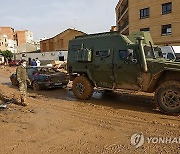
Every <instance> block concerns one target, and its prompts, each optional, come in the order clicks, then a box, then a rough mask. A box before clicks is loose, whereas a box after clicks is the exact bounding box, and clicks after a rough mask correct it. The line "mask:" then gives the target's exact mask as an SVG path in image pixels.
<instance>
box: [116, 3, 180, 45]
mask: <svg viewBox="0 0 180 154" xmlns="http://www.w3.org/2000/svg"><path fill="white" fill-rule="evenodd" d="M178 9H180V1H179V0H120V1H119V2H118V4H117V6H116V26H117V29H118V30H119V31H120V32H121V33H122V34H124V35H128V34H129V33H131V32H137V31H149V32H150V33H151V36H152V38H153V41H154V43H155V44H157V45H162V46H164V45H180V31H179V29H178V28H179V27H180V11H179V10H178Z"/></svg>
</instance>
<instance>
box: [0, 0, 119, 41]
mask: <svg viewBox="0 0 180 154" xmlns="http://www.w3.org/2000/svg"><path fill="white" fill-rule="evenodd" d="M117 2H118V0H4V1H1V4H0V5H1V9H0V14H1V17H0V26H10V27H13V28H15V29H18V30H20V29H28V30H30V31H32V32H33V33H34V38H35V39H38V38H42V37H52V36H54V35H56V34H58V33H60V32H62V31H63V30H65V29H67V28H76V29H78V30H81V31H83V32H86V33H95V32H103V31H109V30H110V27H111V26H112V25H115V6H116V4H117Z"/></svg>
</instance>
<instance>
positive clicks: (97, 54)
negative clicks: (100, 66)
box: [96, 50, 110, 58]
mask: <svg viewBox="0 0 180 154" xmlns="http://www.w3.org/2000/svg"><path fill="white" fill-rule="evenodd" d="M96 56H99V57H102V58H103V57H108V56H110V50H107V51H96Z"/></svg>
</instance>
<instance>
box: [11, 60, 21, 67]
mask: <svg viewBox="0 0 180 154" xmlns="http://www.w3.org/2000/svg"><path fill="white" fill-rule="evenodd" d="M19 62H20V61H19V60H11V61H9V62H8V63H9V66H10V67H11V66H19Z"/></svg>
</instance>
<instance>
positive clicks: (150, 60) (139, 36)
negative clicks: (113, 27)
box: [68, 32, 180, 115]
mask: <svg viewBox="0 0 180 154" xmlns="http://www.w3.org/2000/svg"><path fill="white" fill-rule="evenodd" d="M68 73H69V74H70V79H71V80H72V81H73V87H72V89H73V93H74V94H75V96H76V97H77V98H79V99H82V100H86V99H89V98H90V97H91V96H92V94H93V89H94V88H95V87H96V88H103V89H107V90H115V89H126V90H133V91H142V92H147V93H155V102H156V104H157V106H158V108H159V109H160V110H161V111H162V112H164V113H166V114H170V115H179V114H180V63H179V62H170V61H166V60H165V59H164V58H163V55H162V51H161V49H160V47H158V46H156V45H154V44H153V41H152V38H151V36H150V34H149V33H148V32H137V33H132V34H130V35H129V36H124V35H121V34H120V33H119V32H107V33H99V34H91V35H85V36H80V37H76V38H75V39H74V40H72V41H70V42H69V51H68Z"/></svg>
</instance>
